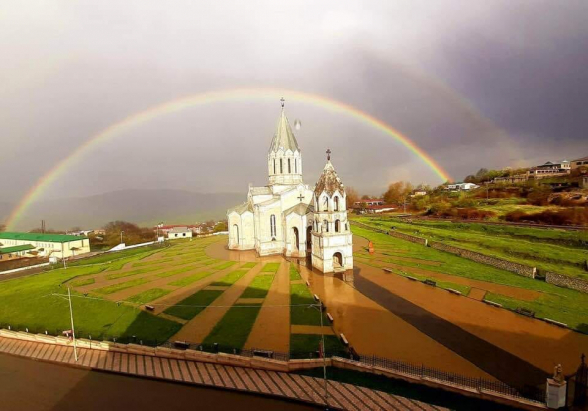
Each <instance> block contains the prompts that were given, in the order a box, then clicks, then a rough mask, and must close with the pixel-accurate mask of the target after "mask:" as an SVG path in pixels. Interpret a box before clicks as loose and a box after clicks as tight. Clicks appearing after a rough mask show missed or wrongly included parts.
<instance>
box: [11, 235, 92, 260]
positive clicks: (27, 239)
mask: <svg viewBox="0 0 588 411" xmlns="http://www.w3.org/2000/svg"><path fill="white" fill-rule="evenodd" d="M16 246H31V247H32V248H29V249H27V250H22V251H26V252H27V253H28V254H31V255H37V256H39V257H57V258H67V257H74V256H76V255H80V254H85V253H89V252H90V240H89V239H88V237H86V236H75V235H66V234H41V233H16V232H0V247H1V248H0V250H2V249H5V247H16Z"/></svg>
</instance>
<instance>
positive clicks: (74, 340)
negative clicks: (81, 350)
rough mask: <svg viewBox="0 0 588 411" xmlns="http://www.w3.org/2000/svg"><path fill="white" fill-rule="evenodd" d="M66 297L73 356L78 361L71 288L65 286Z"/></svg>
mask: <svg viewBox="0 0 588 411" xmlns="http://www.w3.org/2000/svg"><path fill="white" fill-rule="evenodd" d="M67 297H68V298H69V316H70V319H71V336H72V338H73V346H74V357H75V359H76V362H78V347H77V346H76V330H75V328H74V319H73V308H72V306H71V289H70V288H69V287H67Z"/></svg>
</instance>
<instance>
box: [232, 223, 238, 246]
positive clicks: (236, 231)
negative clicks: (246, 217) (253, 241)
mask: <svg viewBox="0 0 588 411" xmlns="http://www.w3.org/2000/svg"><path fill="white" fill-rule="evenodd" d="M232 234H233V244H235V245H239V226H238V225H237V224H233V233H232Z"/></svg>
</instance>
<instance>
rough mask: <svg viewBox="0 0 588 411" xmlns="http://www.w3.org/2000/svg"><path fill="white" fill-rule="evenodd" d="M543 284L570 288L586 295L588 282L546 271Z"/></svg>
mask: <svg viewBox="0 0 588 411" xmlns="http://www.w3.org/2000/svg"><path fill="white" fill-rule="evenodd" d="M545 282H546V283H549V284H554V285H557V286H559V287H565V288H571V289H572V290H577V291H580V292H583V293H588V281H585V280H581V279H579V278H574V277H569V276H567V275H561V274H556V273H552V272H550V271H547V272H546V273H545Z"/></svg>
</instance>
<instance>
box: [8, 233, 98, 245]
mask: <svg viewBox="0 0 588 411" xmlns="http://www.w3.org/2000/svg"><path fill="white" fill-rule="evenodd" d="M87 238H88V237H86V236H78V235H68V234H42V233H17V232H10V231H6V232H0V240H2V239H3V240H21V241H47V242H50V243H67V242H69V241H76V240H84V239H87Z"/></svg>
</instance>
